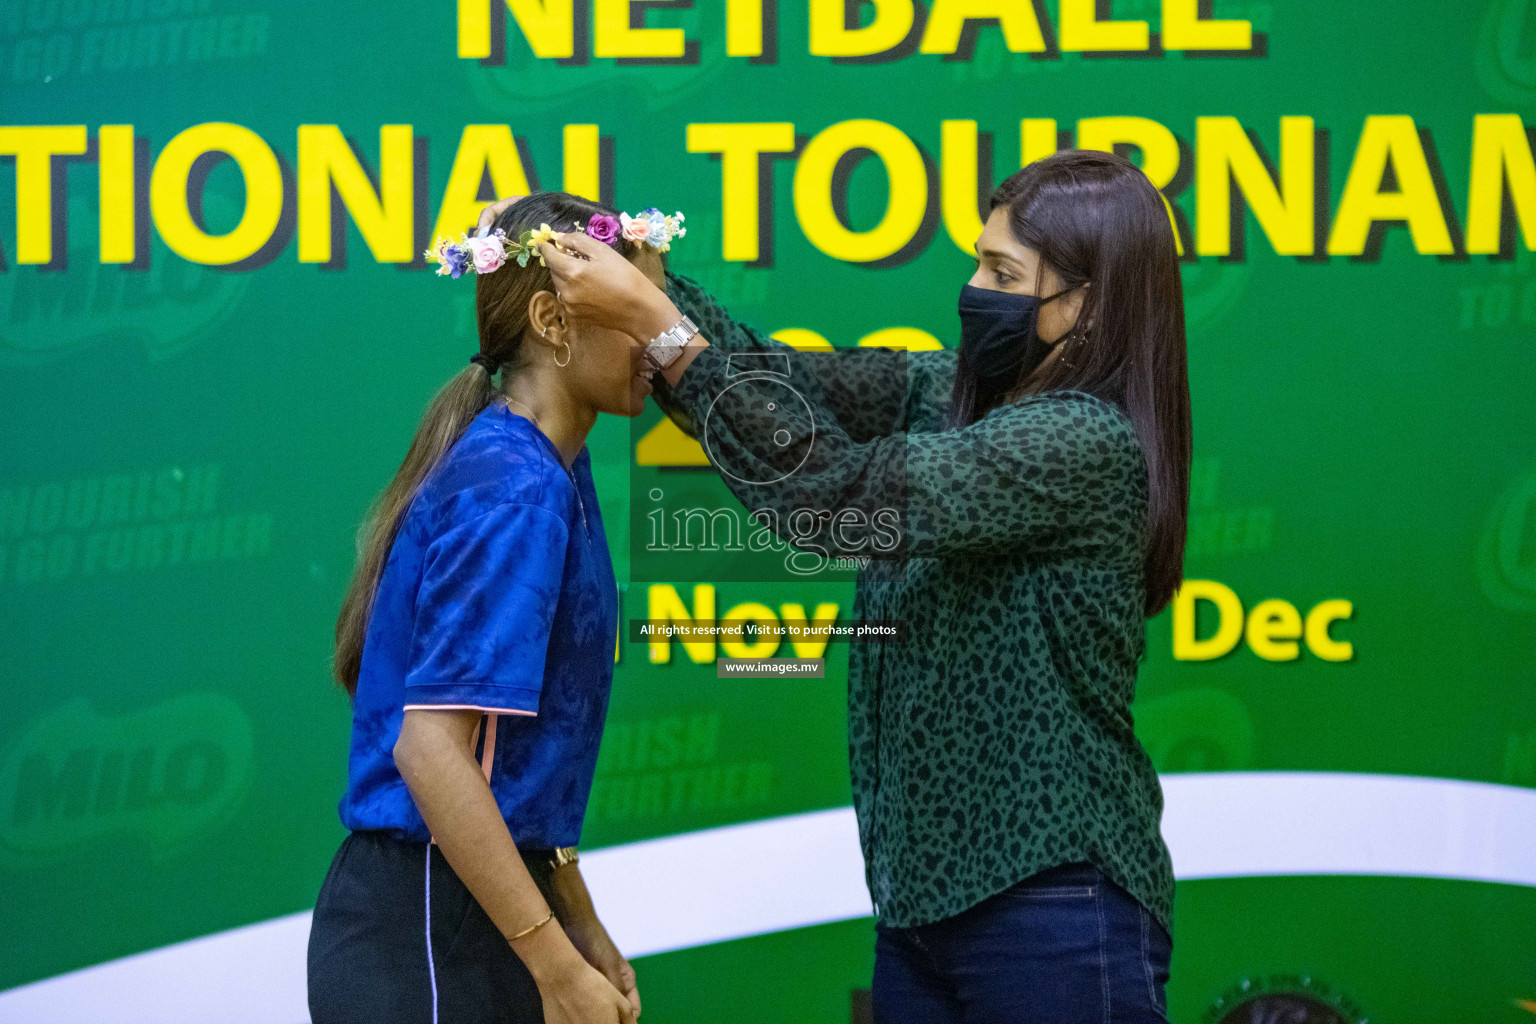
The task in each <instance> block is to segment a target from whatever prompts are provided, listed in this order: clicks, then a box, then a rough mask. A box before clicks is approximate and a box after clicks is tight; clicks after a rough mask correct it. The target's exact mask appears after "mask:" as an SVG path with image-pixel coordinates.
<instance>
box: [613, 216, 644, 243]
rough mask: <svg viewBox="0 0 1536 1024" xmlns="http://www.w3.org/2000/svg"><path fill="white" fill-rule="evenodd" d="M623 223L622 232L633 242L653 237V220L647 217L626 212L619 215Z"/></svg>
mask: <svg viewBox="0 0 1536 1024" xmlns="http://www.w3.org/2000/svg"><path fill="white" fill-rule="evenodd" d="M619 220H620V221H621V222H622V224H623V228H622V232H623V235H624V237H625V238H627V239H629V240H630V241H631V242H644V241H645V240H646V239H648V238H650V237H651V222H650V219H649V218H646V217H631V216H630V215H629V214H627V213H624V214H620V215H619Z"/></svg>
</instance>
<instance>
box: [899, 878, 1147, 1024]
mask: <svg viewBox="0 0 1536 1024" xmlns="http://www.w3.org/2000/svg"><path fill="white" fill-rule="evenodd" d="M875 936H876V938H875V978H874V986H873V993H872V995H873V998H874V1011H875V1013H874V1016H875V1024H1144V1022H1158V1024H1167V1020H1168V1018H1167V1016H1166V1013H1165V1011H1166V1003H1165V1002H1164V996H1163V989H1164V986H1165V985H1167V983H1168V961H1169V957H1170V955H1171V953H1172V950H1173V942H1172V940H1171V939H1170V938H1169V936H1168V933H1167V932H1166V931H1165V930H1164V929H1163V927H1162V925H1160V924H1158V923H1157V921H1156V920H1155V919H1153V917H1152V916H1151V915H1150V914H1148V913H1147V911H1146V910H1145V909H1144V908H1143V907H1142V905H1141V904H1140V903H1138V902H1136V900H1135V899H1133V898H1132V897H1131V896H1130V895H1129V894H1128V893H1127V892H1126V891H1125V890H1124V889H1121V888H1120V887H1119V886H1117V885H1115V884H1114V883H1113V882H1111V881H1110V880H1109V879H1107V878H1105V877H1104V875H1103V874H1101V873H1100V872H1099V870H1098V869H1097V868H1095V867H1094V866H1093V865H1091V864H1064V865H1062V866H1061V867H1056V868H1052V869H1050V870H1049V871H1043V872H1041V873H1040V874H1038V875H1033V876H1031V877H1029V878H1026V879H1025V880H1024V881H1022V882H1020V883H1018V884H1017V885H1015V886H1013V887H1012V888H1011V889H1007V890H1004V891H1003V892H1000V893H998V894H997V895H996V896H993V897H991V898H989V899H986V900H983V901H982V902H981V903H978V904H977V905H976V906H974V907H971V908H970V909H969V910H965V911H963V912H961V913H959V914H956V915H955V916H954V917H949V918H945V919H944V920H942V921H937V922H935V923H933V924H926V925H919V926H918V927H915V928H887V927H886V926H884V925H879V924H877V925H876V926H875Z"/></svg>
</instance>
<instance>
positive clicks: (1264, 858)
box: [0, 772, 1536, 1024]
mask: <svg viewBox="0 0 1536 1024" xmlns="http://www.w3.org/2000/svg"><path fill="white" fill-rule="evenodd" d="M1162 783H1163V792H1164V794H1165V796H1166V803H1167V806H1166V809H1165V811H1164V814H1163V835H1164V837H1165V838H1166V839H1167V841H1168V846H1169V849H1170V850H1171V851H1172V853H1173V863H1174V871H1175V874H1176V875H1177V876H1178V877H1179V878H1180V879H1182V880H1191V879H1199V878H1233V877H1251V876H1266V875H1314V874H1321V875H1390V876H1405V877H1421V878H1446V879H1465V880H1471V881H1481V882H1501V883H1506V884H1510V885H1526V886H1536V790H1528V789H1520V788H1516V787H1513V786H1499V785H1492V784H1488V783H1477V782H1461V781H1457V780H1453V779H1431V778H1418V777H1411V776H1393V775H1356V774H1339V773H1324V772H1219V773H1209V774H1184V775H1165V776H1163V777H1162ZM582 868H583V875H584V877H585V878H586V880H587V885H588V887H589V888H590V889H591V890H592V895H593V900H594V901H595V902H596V904H597V906H598V907H599V908H600V910H601V912H602V916H603V920H604V923H605V924H606V925H607V927H608V930H609V932H610V933H612V935H613V937H614V940H615V941H616V942H617V943H618V945H619V948H621V949H623V950H624V951H625V953H626V954H627V955H629V956H631V957H637V956H645V955H648V954H653V953H663V952H668V951H671V950H678V949H687V948H690V947H693V946H701V945H706V944H708V943H713V942H723V941H726V940H729V939H739V938H745V937H748V936H752V935H764V934H768V933H770V932H777V931H785V930H788V929H791V928H804V927H808V926H811V925H817V924H826V923H830V922H833V921H844V920H849V919H853V918H859V917H866V916H868V915H869V914H870V913H871V910H870V904H869V897H868V895H867V893H866V892H865V889H864V868H863V861H862V859H861V857H860V854H859V845H858V834H857V828H856V826H855V823H854V819H853V811H852V809H851V808H847V807H843V808H837V809H835V810H829V811H816V812H812V813H808V814H793V815H787V816H785V817H781V818H770V819H767V820H764V821H756V822H749V823H747V824H743V825H731V826H727V827H724V828H714V829H706V830H704V831H701V832H690V833H685V834H682V835H677V836H667V837H664V838H661V839H652V840H647V841H644V842H638V843H627V844H625V845H623V846H613V847H608V848H606V849H601V850H593V851H591V852H587V853H583V854H582ZM317 884H318V883H317ZM308 936H309V914H308V913H307V912H306V913H300V914H292V915H289V916H287V917H280V918H277V919H275V920H272V921H265V922H262V923H260V924H255V925H250V926H247V927H244V928H236V929H234V930H232V931H226V932H220V933H217V934H214V935H208V936H204V937H202V938H198V939H192V940H190V941H187V942H182V943H178V944H176V945H173V946H166V947H163V948H161V949H156V950H151V951H149V952H146V953H140V954H137V955H135V956H130V957H125V958H123V959H121V960H114V961H111V962H109V963H105V964H99V965H97V966H95V967H88V968H85V969H83V970H79V971H74V972H72V973H69V974H63V975H59V976H58V977H55V978H48V979H45V980H43V981H38V982H34V983H32V984H29V985H23V986H21V987H20V988H14V989H11V990H9V991H7V992H0V1020H4V1021H7V1022H12V1024H33V1022H37V1024H43V1022H46V1024H99V1022H101V1021H112V1022H114V1024H300V1022H303V1021H308V1020H309V1012H308V1007H307V1005H306V999H305V986H304V955H305V945H306V942H307V941H308Z"/></svg>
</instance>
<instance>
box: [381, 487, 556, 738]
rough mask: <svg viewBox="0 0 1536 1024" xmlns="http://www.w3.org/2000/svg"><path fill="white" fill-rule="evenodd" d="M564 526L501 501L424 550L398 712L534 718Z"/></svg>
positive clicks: (540, 511)
mask: <svg viewBox="0 0 1536 1024" xmlns="http://www.w3.org/2000/svg"><path fill="white" fill-rule="evenodd" d="M566 540H567V529H566V524H565V521H564V520H563V519H561V518H560V517H559V516H558V515H556V514H555V513H553V512H551V511H549V510H548V509H545V508H542V507H540V506H538V505H529V504H524V503H521V502H508V503H505V504H502V505H498V506H496V507H495V508H492V509H490V510H489V511H486V512H484V513H482V514H480V515H479V516H477V517H476V518H474V519H471V520H469V521H468V522H464V523H458V524H456V525H454V526H453V527H451V528H450V529H448V530H447V531H446V532H445V533H443V534H442V535H441V536H440V537H438V538H437V539H436V540H434V541H433V542H432V543H431V545H429V546H428V548H427V550H426V554H425V556H424V560H423V565H422V579H421V586H420V588H419V589H418V590H417V593H416V607H415V621H414V624H413V627H412V633H411V646H410V661H409V663H408V665H407V670H406V676H405V706H406V708H407V709H412V708H475V709H479V710H481V711H494V712H498V713H501V714H517V715H535V714H537V713H538V710H539V693H540V690H541V689H542V687H543V681H544V656H545V652H546V651H547V650H548V647H549V637H550V630H551V629H552V628H553V625H554V620H555V606H556V605H557V604H558V602H559V600H560V590H561V580H562V577H563V576H564V571H565V551H566Z"/></svg>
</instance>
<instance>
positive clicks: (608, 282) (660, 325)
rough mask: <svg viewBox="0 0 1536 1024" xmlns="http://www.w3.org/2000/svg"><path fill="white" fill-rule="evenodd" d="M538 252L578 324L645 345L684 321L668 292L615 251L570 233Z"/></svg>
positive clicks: (583, 235) (545, 243)
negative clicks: (681, 320) (591, 326)
mask: <svg viewBox="0 0 1536 1024" xmlns="http://www.w3.org/2000/svg"><path fill="white" fill-rule="evenodd" d="M539 251H540V252H542V253H543V254H544V263H545V265H546V266H548V267H549V273H550V276H551V277H553V278H554V281H555V295H556V297H557V298H559V299H560V301H561V303H562V304H564V306H565V308H566V309H567V310H569V311H570V314H571V315H572V316H573V317H576V318H577V319H579V320H585V321H588V322H589V323H593V324H596V325H597V326H599V327H608V328H611V329H613V330H616V331H623V332H624V333H625V334H628V335H629V336H630V337H631V338H634V339H635V340H636V341H637V342H639V343H641V344H644V343H646V342H647V341H649V340H650V339H652V338H654V337H656V335H658V334H660V333H661V332H662V331H665V330H667V329H668V328H670V327H671V326H672V325H673V324H675V323H677V322H678V320H680V319H682V314H681V313H679V312H678V310H677V306H675V305H673V303H672V300H671V299H669V298H667V296H666V293H665V292H663V291H662V290H661V289H659V288H657V287H656V286H655V285H654V284H652V283H651V281H650V279H649V278H647V277H646V276H645V274H643V273H642V272H641V271H640V268H638V267H636V266H635V265H634V264H633V263H631V262H629V260H627V259H625V258H624V257H623V256H621V255H619V253H618V252H617V251H615V250H614V249H613V248H612V247H611V246H608V245H605V244H603V243H602V242H599V241H597V240H596V239H594V238H591V237H589V236H587V235H585V234H583V233H581V232H572V233H569V234H563V235H557V236H556V239H555V242H553V243H551V242H542V243H540V246H539Z"/></svg>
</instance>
